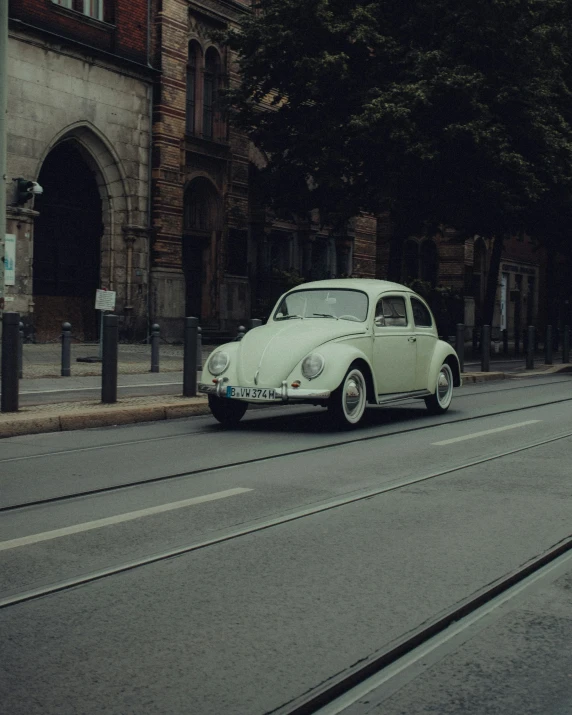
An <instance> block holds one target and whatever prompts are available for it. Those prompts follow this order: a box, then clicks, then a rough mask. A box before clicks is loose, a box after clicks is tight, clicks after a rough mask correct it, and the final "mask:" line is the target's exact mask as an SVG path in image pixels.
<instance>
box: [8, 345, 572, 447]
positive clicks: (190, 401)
mask: <svg viewBox="0 0 572 715" xmlns="http://www.w3.org/2000/svg"><path fill="white" fill-rule="evenodd" d="M122 347H123V346H122ZM125 347H127V348H129V349H131V348H133V346H125ZM126 353H127V351H124V352H123V356H122V364H123V367H124V369H125V368H126V367H128V366H129V365H130V364H131V363H130V362H129V361H125V359H124V356H125V354H126ZM181 355H182V349H181ZM175 360H176V365H177V368H176V369H177V370H178V371H180V369H181V363H180V359H179V356H178V355H175V356H173V366H174V365H175ZM41 365H42V363H41V362H38V363H36V367H37V368H38V370H36V371H35V372H41V370H40V369H39V368H40V366H41ZM74 367H75V366H74V365H72V374H73V373H74V372H75V370H74ZM98 367H99V368H100V366H98ZM136 367H137V368H138V369H137V370H136V371H135V372H134V373H131V374H136V375H138V377H137V380H138V381H140V382H142V383H145V384H149V385H150V386H151V385H154V384H158V383H159V382H161V381H164V380H165V377H164V376H163V377H162V376H161V373H149V368H148V366H147V370H146V372H147V374H146V375H145V376H143V372H144V363H143V361H142V360H141V361H139V362H138V363H136ZM467 367H468V366H467ZM491 367H494V365H491ZM161 369H162V370H163V367H161ZM174 369H175V367H173V370H174ZM30 372H34V371H32V370H29V371H28V372H26V371H25V372H24V375H26V374H28V373H30ZM559 372H572V364H567V365H563V364H562V363H560V364H555V365H552V366H547V365H544V364H538V366H537V367H536V368H535V369H534V370H532V371H526V370H525V369H524V368H520V367H516V366H515V369H514V370H508V371H507V370H505V371H491V372H477V371H474V372H466V373H463V382H464V384H468V383H475V382H484V381H489V380H504V379H518V378H521V377H533V376H542V375H551V374H555V373H559ZM44 374H45V372H44ZM123 375H125V372H123ZM177 377H178V378H179V383H177V381H176V380H173V382H174V383H175V384H174V385H173V389H172V393H173V394H169V395H147V396H143V397H119V399H118V401H117V402H116V403H115V404H113V405H104V404H102V403H101V402H100V401H99V400H100V394H99V392H98V391H97V390H96V389H94V394H93V399H89V400H81V401H75V402H70V401H67V402H60V403H57V404H54V403H51V404H45V405H32V406H22V407H21V408H20V410H19V411H18V412H16V413H14V412H12V413H10V412H8V413H0V438H2V437H15V436H18V435H29V434H38V433H42V432H60V431H64V432H65V431H70V430H78V429H87V428H89V427H107V426H113V425H124V424H130V423H137V422H154V421H157V420H167V419H177V418H181V417H189V416H191V415H204V414H208V412H209V409H208V404H207V399H206V397H205V396H199V397H183V396H182V385H181V386H180V387H179V386H178V385H179V384H180V380H181V377H180V376H179V375H177ZM173 378H175V376H174V375H173ZM129 384H133V378H129V377H128V376H126V377H123V378H121V377H120V379H119V385H125V386H126V387H127V386H129ZM98 386H99V380H94V378H93V377H91V378H90V377H88V376H81V375H77V374H76V376H75V377H66V378H61V377H59V378H57V379H54V378H48V377H44V378H41V377H39V376H37V377H31V376H30V378H29V379H26V378H24V379H23V380H22V382H21V385H20V391H21V393H22V394H25V393H27V392H29V391H35V390H43V391H45V390H51V389H54V390H59V389H64V390H70V391H71V390H74V389H77V390H81V389H86V388H87V389H93V388H97V387H98Z"/></svg>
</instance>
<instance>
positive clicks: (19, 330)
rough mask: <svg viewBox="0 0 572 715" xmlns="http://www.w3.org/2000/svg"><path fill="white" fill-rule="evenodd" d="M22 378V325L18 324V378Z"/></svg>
mask: <svg viewBox="0 0 572 715" xmlns="http://www.w3.org/2000/svg"><path fill="white" fill-rule="evenodd" d="M23 377H24V323H22V322H21V321H20V322H19V323H18V378H19V379H20V380H21V379H22V378H23Z"/></svg>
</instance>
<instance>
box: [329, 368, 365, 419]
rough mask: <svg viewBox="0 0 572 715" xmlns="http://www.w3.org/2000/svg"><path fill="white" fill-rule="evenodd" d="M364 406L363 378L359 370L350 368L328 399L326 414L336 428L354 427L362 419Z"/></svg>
mask: <svg viewBox="0 0 572 715" xmlns="http://www.w3.org/2000/svg"><path fill="white" fill-rule="evenodd" d="M366 404H367V385H366V382H365V377H364V376H363V373H362V371H361V370H360V369H359V368H357V367H350V369H349V370H348V372H347V374H346V376H345V377H344V380H343V382H342V384H341V385H340V386H339V387H338V388H337V389H336V390H334V392H333V393H332V395H331V397H330V401H329V402H328V414H329V416H330V418H331V419H332V421H333V422H334V424H336V425H337V426H338V427H345V428H350V427H355V426H356V425H357V424H358V423H359V422H360V420H361V418H362V417H363V413H364V412H365V407H366Z"/></svg>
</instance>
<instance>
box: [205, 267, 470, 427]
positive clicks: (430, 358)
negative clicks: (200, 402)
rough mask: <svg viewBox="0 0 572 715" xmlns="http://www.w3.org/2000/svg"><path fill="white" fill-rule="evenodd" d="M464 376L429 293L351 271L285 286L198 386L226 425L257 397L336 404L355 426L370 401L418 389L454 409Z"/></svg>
mask: <svg viewBox="0 0 572 715" xmlns="http://www.w3.org/2000/svg"><path fill="white" fill-rule="evenodd" d="M206 379H209V382H206ZM460 384H461V373H460V369H459V360H458V358H457V354H456V353H455V351H454V350H453V348H452V347H451V346H450V345H449V344H448V343H446V342H443V341H442V340H439V338H438V336H437V329H436V327H435V320H434V318H433V316H432V314H431V311H430V310H429V308H428V306H427V304H426V303H425V301H424V300H423V299H422V298H421V297H420V296H418V295H417V294H416V293H414V292H413V291H411V290H410V289H409V288H407V287H406V286H402V285H399V284H397V283H389V282H387V281H378V280H368V279H361V278H346V279H340V280H328V281H316V282H313V283H304V284H302V285H300V286H297V287H296V288H294V289H292V290H291V291H288V293H285V294H284V295H283V296H282V297H281V298H280V300H279V301H278V303H277V304H276V307H275V309H274V311H273V313H272V315H271V317H270V318H269V320H268V323H267V324H266V325H263V326H260V327H258V328H254V329H253V330H251V331H249V332H248V333H246V335H245V336H244V338H243V339H242V340H241V341H240V342H232V343H227V344H226V345H222V346H220V347H219V348H217V349H216V350H215V351H214V352H213V353H212V354H211V356H210V357H209V360H208V362H207V365H206V367H205V370H204V372H203V382H202V383H201V384H199V391H200V392H204V393H207V395H208V398H209V406H210V409H211V412H212V414H213V415H214V417H215V418H216V419H217V420H218V421H219V422H222V423H223V424H226V425H232V424H235V423H237V422H238V421H239V420H240V419H241V417H242V416H243V415H244V413H245V412H246V409H247V407H248V403H249V402H257V403H260V402H263V403H264V402H266V403H280V402H282V403H286V402H288V403H310V404H314V405H318V404H321V405H324V406H327V408H328V411H329V412H330V414H331V416H332V417H333V418H334V420H335V421H336V422H337V423H338V424H340V425H342V426H346V427H351V426H355V425H357V424H358V423H359V421H360V420H361V418H362V417H363V414H364V411H365V408H366V407H367V406H368V405H381V404H386V403H391V402H397V401H400V400H404V399H409V398H411V397H417V398H423V399H424V400H425V404H426V405H427V407H428V409H429V411H430V412H432V413H434V414H438V413H442V412H445V411H446V410H447V409H448V407H449V405H450V403H451V398H452V395H453V387H457V386H459V385H460Z"/></svg>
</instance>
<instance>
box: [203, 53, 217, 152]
mask: <svg viewBox="0 0 572 715" xmlns="http://www.w3.org/2000/svg"><path fill="white" fill-rule="evenodd" d="M219 82H220V57H219V54H218V52H217V51H216V50H215V48H214V47H209V49H208V50H207V52H206V55H205V71H204V77H203V136H204V137H206V138H207V139H215V138H216V136H215V134H216V132H215V125H216V122H215V112H216V100H217V94H218V86H219Z"/></svg>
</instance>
